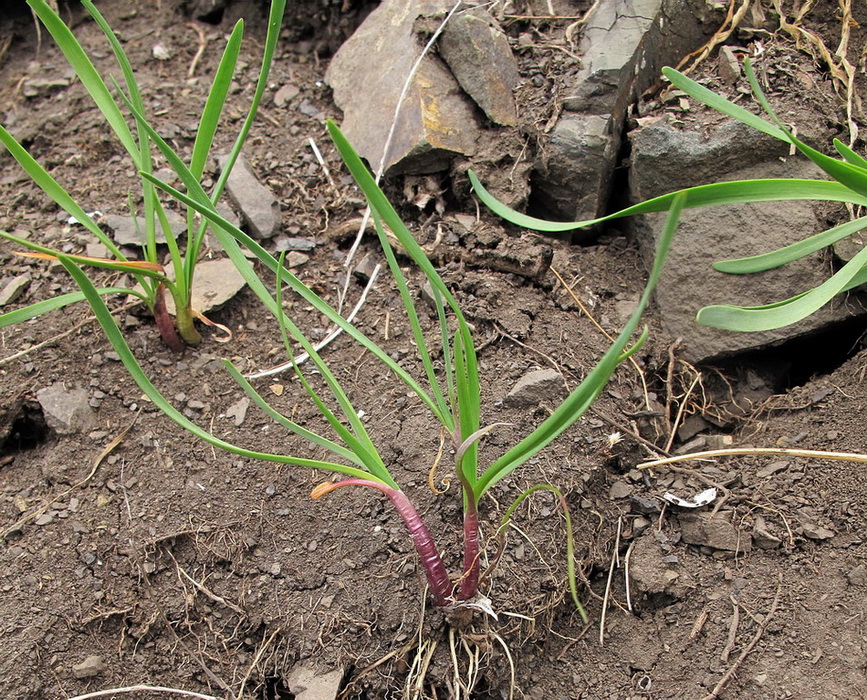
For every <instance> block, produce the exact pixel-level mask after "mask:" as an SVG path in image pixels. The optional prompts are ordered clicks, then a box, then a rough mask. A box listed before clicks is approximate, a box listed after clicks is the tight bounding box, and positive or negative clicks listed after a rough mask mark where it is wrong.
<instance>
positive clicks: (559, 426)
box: [475, 193, 686, 499]
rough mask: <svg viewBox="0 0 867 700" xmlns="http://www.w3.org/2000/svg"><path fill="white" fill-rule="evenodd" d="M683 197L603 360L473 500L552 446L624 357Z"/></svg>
mask: <svg viewBox="0 0 867 700" xmlns="http://www.w3.org/2000/svg"><path fill="white" fill-rule="evenodd" d="M685 199H686V194H683V193H681V194H679V195H677V196H676V197H674V198H673V201H672V205H671V210H670V211H669V214H668V219H667V221H666V224H665V228H664V229H663V232H662V235H661V236H660V239H659V245H658V248H657V251H656V257H655V258H654V261H653V267H652V268H651V271H650V275H649V276H648V280H647V285H646V286H645V288H644V293H643V294H642V296H641V299H640V300H639V302H638V306H637V307H636V309H635V311H634V312H633V314H632V316H631V317H630V318H629V321H628V322H627V323H626V326H625V327H624V328H623V330H622V331H621V332H620V335H618V336H617V338H616V339H615V341H614V343H613V344H612V345H611V347H610V348H609V349H608V351H607V352H606V353H605V355H603V357H602V359H601V360H600V361H599V363H598V364H597V365H596V367H594V368H593V370H592V371H591V372H590V373H589V374H588V375H587V376H586V377H585V378H584V381H582V382H581V383H580V384H579V385H578V387H577V388H576V389H575V390H574V391H573V392H572V393H571V394H569V396H568V397H567V398H566V400H565V401H563V403H562V404H560V406H558V407H557V409H556V410H555V411H554V412H553V413H552V414H551V415H550V416H548V418H546V419H545V420H544V421H543V422H542V423H541V424H540V425H539V426H538V427H537V428H536V429H535V430H534V431H533V432H532V433H530V434H529V435H528V436H527V437H525V438H524V439H523V440H521V441H520V442H519V443H518V444H517V445H515V446H514V447H512V449H510V450H508V451H507V452H506V453H505V454H504V455H502V456H501V457H500V458H499V459H497V460H496V461H495V462H494V463H493V464H491V466H489V467H488V468H487V469H486V470H485V471H484V472H483V473H482V475H481V477H480V478H479V481H478V483H477V484H476V487H475V494H476V498H477V499H478V498H480V497H481V495H482V494H483V493H484V492H485V491H487V490H488V489H489V488H491V486H493V485H494V484H495V483H497V482H498V481H499V480H500V479H502V478H503V477H504V476H506V475H507V474H509V473H510V472H511V471H513V470H514V469H515V468H517V467H519V466H520V465H521V464H523V463H524V462H526V461H527V460H528V459H529V458H530V457H532V456H533V455H535V454H536V453H537V452H539V451H540V450H541V449H543V448H544V447H546V446H547V445H549V444H550V443H551V441H552V440H554V439H555V438H557V437H558V436H559V435H561V434H562V433H563V431H565V430H566V429H567V428H568V427H570V426H571V425H572V424H573V423H575V421H577V420H578V419H579V418H580V417H581V416H582V415H583V414H584V413H585V412H586V411H587V409H588V408H590V406H591V405H592V404H593V402H594V401H595V400H596V399H597V397H598V396H599V394H600V393H602V390H603V389H604V388H605V385H606V384H607V383H608V380H609V379H610V378H611V375H612V374H613V373H614V370H615V369H617V366H618V365H619V364H620V362H621V361H622V359H623V358H624V352H625V351H626V348H627V345H628V344H629V339H630V338H631V337H632V334H633V333H634V332H635V330H636V328H637V327H638V323H639V321H640V320H641V315H642V314H643V313H644V309H645V308H646V307H647V304H648V303H649V301H650V296H651V294H652V293H653V289H654V287H655V286H656V283H657V281H658V280H659V275H660V274H661V272H662V266H663V264H664V262H665V258H666V256H667V255H668V249H669V247H670V246H671V242H672V240H673V238H674V234H675V231H676V230H677V224H678V221H679V218H680V213H681V210H682V209H683V206H684V204H685Z"/></svg>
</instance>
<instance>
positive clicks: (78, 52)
mask: <svg viewBox="0 0 867 700" xmlns="http://www.w3.org/2000/svg"><path fill="white" fill-rule="evenodd" d="M27 4H28V5H30V7H31V8H32V9H33V12H35V13H36V15H37V16H38V17H39V19H40V20H41V21H42V24H43V25H45V28H46V29H47V30H48V32H49V33H50V34H51V36H52V37H54V41H56V42H57V45H58V47H60V50H61V51H62V52H63V55H64V56H66V60H67V61H68V62H69V65H70V66H72V69H73V70H74V71H75V74H76V75H77V76H78V79H79V80H81V84H82V85H84V87H85V89H86V90H87V92H88V93H90V96H91V98H92V99H93V101H94V103H96V106H97V107H98V108H99V111H100V112H102V115H103V116H104V117H105V120H106V121H107V122H108V123H109V125H110V126H111V128H112V130H113V131H114V133H115V134H116V135H117V137H118V139H119V140H120V142H121V144H122V145H123V147H124V148H125V149H126V151H127V153H129V155H130V157H131V158H132V159H133V163H135V166H136V168H138V169H141V162H140V153H139V149H138V144H137V143H136V141H135V138H133V135H132V132H131V131H130V129H129V125H128V124H127V123H126V120H125V119H124V117H123V114H121V111H120V109H119V108H118V106H117V103H116V102H115V101H114V99H113V98H112V96H111V93H110V92H109V90H108V87H107V86H106V84H105V82H104V81H103V79H102V77H101V76H100V75H99V73H98V72H97V70H96V68H94V66H93V63H92V62H91V60H90V58H89V57H88V55H87V53H86V52H85V51H84V49H83V48H82V47H81V44H79V43H78V39H76V38H75V35H74V34H73V33H72V31H71V30H70V29H69V27H67V26H66V24H65V23H64V22H63V20H62V19H61V18H60V17H59V16H58V14H57V13H56V12H54V10H52V9H51V8H50V7H49V6H48V3H46V2H45V0H27Z"/></svg>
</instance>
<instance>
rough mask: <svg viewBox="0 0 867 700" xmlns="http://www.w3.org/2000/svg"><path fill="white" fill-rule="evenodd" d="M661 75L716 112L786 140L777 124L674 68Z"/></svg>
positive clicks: (786, 136) (663, 71) (786, 137)
mask: <svg viewBox="0 0 867 700" xmlns="http://www.w3.org/2000/svg"><path fill="white" fill-rule="evenodd" d="M662 73H663V75H664V76H665V77H666V78H668V79H669V80H670V81H671V84H672V85H674V86H675V87H676V88H679V89H680V90H683V91H684V92H685V93H686V94H687V95H689V96H690V97H692V98H694V99H696V100H698V101H699V102H702V103H704V104H706V105H707V106H708V107H711V108H712V109H715V110H716V111H717V112H721V113H722V114H726V115H728V116H730V117H732V118H734V119H737V120H738V121H740V122H743V123H744V124H746V125H747V126H751V127H752V128H753V129H756V130H757V131H761V132H762V133H764V134H768V136H773V137H774V138H776V139H780V140H781V141H788V140H789V137H788V134H787V133H786V132H785V131H784V130H783V129H780V128H779V127H778V126H775V125H774V124H771V123H770V122H768V121H766V120H765V119H762V118H761V117H759V116H757V115H755V114H753V113H752V112H750V111H749V110H746V109H744V108H743V107H740V106H738V105H736V104H734V103H733V102H730V101H729V100H727V99H726V98H724V97H722V96H720V95H717V94H716V93H715V92H713V91H712V90H708V89H707V88H706V87H704V86H703V85H699V84H698V83H697V82H695V81H694V80H692V79H691V78H687V77H686V76H685V75H684V74H683V73H680V72H679V71H676V70H675V69H674V68H669V67H667V66H666V67H665V68H663V69H662Z"/></svg>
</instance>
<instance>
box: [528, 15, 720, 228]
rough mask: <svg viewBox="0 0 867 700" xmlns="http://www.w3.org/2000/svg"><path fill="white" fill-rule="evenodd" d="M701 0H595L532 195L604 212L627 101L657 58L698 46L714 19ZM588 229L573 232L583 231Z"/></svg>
mask: <svg viewBox="0 0 867 700" xmlns="http://www.w3.org/2000/svg"><path fill="white" fill-rule="evenodd" d="M706 13H707V3H706V2H705V0H601V2H599V4H598V5H597V6H596V7H595V9H594V10H593V11H592V12H591V13H590V15H589V20H588V22H587V24H586V25H585V26H584V28H583V30H582V36H581V41H580V44H579V47H578V54H579V55H580V56H581V68H580V70H579V71H578V74H577V76H576V78H575V82H574V85H573V87H572V89H571V91H570V94H569V95H568V96H567V97H566V98H565V99H564V100H563V108H564V112H563V115H562V116H561V118H560V121H559V123H558V124H557V126H556V127H555V129H554V131H553V133H552V136H551V140H550V143H549V144H548V146H547V147H546V148H545V149H543V156H542V157H541V158H540V159H539V162H538V163H537V164H536V166H535V171H536V172H535V173H534V178H533V182H534V192H533V197H534V200H535V201H536V204H537V206H538V207H539V208H540V209H542V210H544V211H546V212H547V213H548V215H550V216H556V217H561V218H563V219H565V220H576V221H580V220H585V219H592V218H595V217H596V216H598V215H600V214H601V213H603V209H604V208H605V206H606V205H607V201H608V197H609V193H610V190H611V182H612V175H613V172H614V168H615V166H616V165H617V157H618V153H619V151H620V146H621V133H622V132H623V125H624V122H625V119H626V113H627V110H628V108H629V106H630V105H631V104H632V103H633V102H634V101H635V100H636V99H637V98H638V96H639V95H641V94H642V93H643V92H644V91H645V90H647V89H648V88H649V87H650V86H651V85H653V84H654V83H656V82H658V80H659V75H660V69H661V68H662V66H664V65H667V64H671V63H676V62H677V61H678V60H679V59H680V58H681V57H682V56H683V55H684V54H686V53H687V52H689V51H691V50H693V49H695V48H696V47H697V46H700V45H701V44H702V43H703V42H704V41H705V37H706V34H707V33H710V32H712V31H713V29H715V28H716V27H717V26H718V24H717V23H714V22H705V15H706ZM591 233H592V232H586V233H581V232H578V233H577V234H576V235H577V237H586V236H588V235H590V234H591Z"/></svg>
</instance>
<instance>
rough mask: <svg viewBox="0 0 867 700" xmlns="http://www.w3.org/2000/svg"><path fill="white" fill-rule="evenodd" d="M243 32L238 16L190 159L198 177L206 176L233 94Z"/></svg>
mask: <svg viewBox="0 0 867 700" xmlns="http://www.w3.org/2000/svg"><path fill="white" fill-rule="evenodd" d="M243 36H244V21H243V20H238V21H237V23H236V24H235V27H234V29H233V30H232V33H231V35H230V36H229V40H228V41H227V42H226V48H225V49H224V50H223V56H222V58H221V59H220V65H219V66H218V67H217V72H216V73H215V74H214V80H213V82H212V83H211V89H210V91H209V92H208V100H207V102H205V109H204V110H203V111H202V116H201V119H199V128H198V130H197V131H196V140H195V143H194V144H193V155H192V157H191V159H190V172H191V173H192V174H193V177H195V178H196V179H200V178H201V177H202V173H203V172H204V170H205V164H206V163H207V161H208V155H209V154H210V152H211V146H212V145H213V142H214V134H215V133H216V132H217V126H218V125H219V122H220V115H221V114H222V113H223V107H224V106H225V104H226V96H227V95H228V94H229V86H230V85H231V84H232V77H233V76H234V75H235V67H236V66H237V64H238V54H239V52H240V50H241V41H242V39H243Z"/></svg>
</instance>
